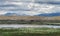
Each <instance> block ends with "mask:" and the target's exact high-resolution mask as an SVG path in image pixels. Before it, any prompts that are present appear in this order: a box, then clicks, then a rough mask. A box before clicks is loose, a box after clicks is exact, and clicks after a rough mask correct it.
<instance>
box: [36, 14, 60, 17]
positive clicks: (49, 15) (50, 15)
mask: <svg viewBox="0 0 60 36" xmlns="http://www.w3.org/2000/svg"><path fill="white" fill-rule="evenodd" d="M37 16H48V17H52V16H60V13H45V14H38V15H37Z"/></svg>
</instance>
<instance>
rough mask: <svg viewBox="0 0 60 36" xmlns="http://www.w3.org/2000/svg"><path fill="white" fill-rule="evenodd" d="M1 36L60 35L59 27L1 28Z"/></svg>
mask: <svg viewBox="0 0 60 36" xmlns="http://www.w3.org/2000/svg"><path fill="white" fill-rule="evenodd" d="M0 36H60V29H59V28H17V29H16V28H8V29H5V28H1V29H0Z"/></svg>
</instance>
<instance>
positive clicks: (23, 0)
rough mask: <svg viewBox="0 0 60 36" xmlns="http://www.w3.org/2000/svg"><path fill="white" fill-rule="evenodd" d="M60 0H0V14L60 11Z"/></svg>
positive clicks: (33, 13) (31, 13)
mask: <svg viewBox="0 0 60 36" xmlns="http://www.w3.org/2000/svg"><path fill="white" fill-rule="evenodd" d="M59 9H60V0H0V11H1V13H0V14H4V13H8V12H13V13H18V14H26V15H31V16H33V15H37V14H42V13H55V12H60V10H59Z"/></svg>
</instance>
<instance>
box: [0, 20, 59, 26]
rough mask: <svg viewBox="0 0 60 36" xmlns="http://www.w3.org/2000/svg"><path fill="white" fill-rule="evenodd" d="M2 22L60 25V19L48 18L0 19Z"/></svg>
mask: <svg viewBox="0 0 60 36" xmlns="http://www.w3.org/2000/svg"><path fill="white" fill-rule="evenodd" d="M0 24H35V25H36V24H39V25H60V22H59V21H52V20H50V21H47V20H29V21H27V20H0Z"/></svg>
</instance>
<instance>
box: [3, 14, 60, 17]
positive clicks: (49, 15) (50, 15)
mask: <svg viewBox="0 0 60 36" xmlns="http://www.w3.org/2000/svg"><path fill="white" fill-rule="evenodd" d="M4 16H30V15H27V14H17V13H6V14H4ZM34 16H48V17H52V16H60V13H44V14H37V15H34Z"/></svg>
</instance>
